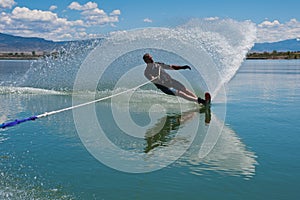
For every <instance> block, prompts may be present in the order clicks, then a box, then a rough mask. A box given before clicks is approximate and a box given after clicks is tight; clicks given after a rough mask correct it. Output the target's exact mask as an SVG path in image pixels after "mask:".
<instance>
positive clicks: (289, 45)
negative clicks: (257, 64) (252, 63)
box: [251, 38, 300, 52]
mask: <svg viewBox="0 0 300 200" xmlns="http://www.w3.org/2000/svg"><path fill="white" fill-rule="evenodd" d="M274 50H275V51H277V52H286V51H300V39H298V38H297V39H290V40H283V41H279V42H272V43H268V42H266V43H256V44H255V45H254V47H253V48H252V49H251V52H273V51H274Z"/></svg>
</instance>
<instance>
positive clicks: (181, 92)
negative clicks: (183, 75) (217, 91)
mask: <svg viewBox="0 0 300 200" xmlns="http://www.w3.org/2000/svg"><path fill="white" fill-rule="evenodd" d="M143 59H144V61H145V63H147V67H146V69H145V72H144V74H145V76H146V78H147V79H149V80H151V81H152V80H153V81H152V82H153V83H154V85H155V86H156V87H157V88H158V89H160V90H161V91H162V92H164V93H165V94H168V95H175V96H179V97H182V98H184V99H186V100H189V101H193V102H197V103H199V104H200V103H201V104H203V105H205V106H207V105H210V101H211V97H210V94H209V93H208V92H207V93H205V100H204V99H201V98H200V97H197V96H196V95H195V94H194V93H193V92H191V91H189V90H188V89H187V88H186V87H185V86H184V85H183V84H182V83H180V82H179V81H177V80H175V79H173V78H172V77H171V76H170V75H169V74H168V73H167V72H166V71H165V70H179V69H189V70H191V67H190V66H188V65H184V66H177V65H166V64H164V63H159V62H154V61H153V59H152V56H151V55H150V54H148V53H146V54H145V55H144V56H143Z"/></svg>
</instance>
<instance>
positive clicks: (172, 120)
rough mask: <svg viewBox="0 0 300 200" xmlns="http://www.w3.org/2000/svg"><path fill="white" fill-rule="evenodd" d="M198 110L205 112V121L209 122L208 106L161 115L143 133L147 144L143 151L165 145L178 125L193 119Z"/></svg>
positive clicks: (146, 151)
mask: <svg viewBox="0 0 300 200" xmlns="http://www.w3.org/2000/svg"><path fill="white" fill-rule="evenodd" d="M199 112H200V113H204V114H205V123H206V124H209V123H210V119H211V113H210V108H209V107H205V108H202V109H196V110H192V111H188V112H183V113H179V114H168V115H166V116H165V117H162V118H161V119H160V120H158V122H157V123H156V124H155V125H154V126H153V127H151V128H150V129H148V130H147V132H146V134H145V140H146V142H147V146H146V147H145V149H144V152H145V153H148V152H149V151H151V150H152V149H154V148H156V147H159V146H165V145H167V143H168V142H169V141H171V140H172V138H174V137H175V134H176V132H177V130H178V129H179V128H180V126H181V125H183V124H184V123H186V122H188V121H190V120H191V119H193V118H194V117H195V116H196V114H197V113H199ZM173 133H174V134H173Z"/></svg>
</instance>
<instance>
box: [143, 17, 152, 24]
mask: <svg viewBox="0 0 300 200" xmlns="http://www.w3.org/2000/svg"><path fill="white" fill-rule="evenodd" d="M143 21H144V22H146V23H152V22H153V21H152V19H149V18H145V19H144V20H143Z"/></svg>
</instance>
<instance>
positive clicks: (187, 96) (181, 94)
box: [176, 90, 198, 103]
mask: <svg viewBox="0 0 300 200" xmlns="http://www.w3.org/2000/svg"><path fill="white" fill-rule="evenodd" d="M176 96H179V97H181V98H184V99H186V100H188V101H193V102H196V103H198V97H197V96H195V95H194V94H192V95H190V94H187V93H186V92H185V91H181V90H178V91H177V93H176Z"/></svg>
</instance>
